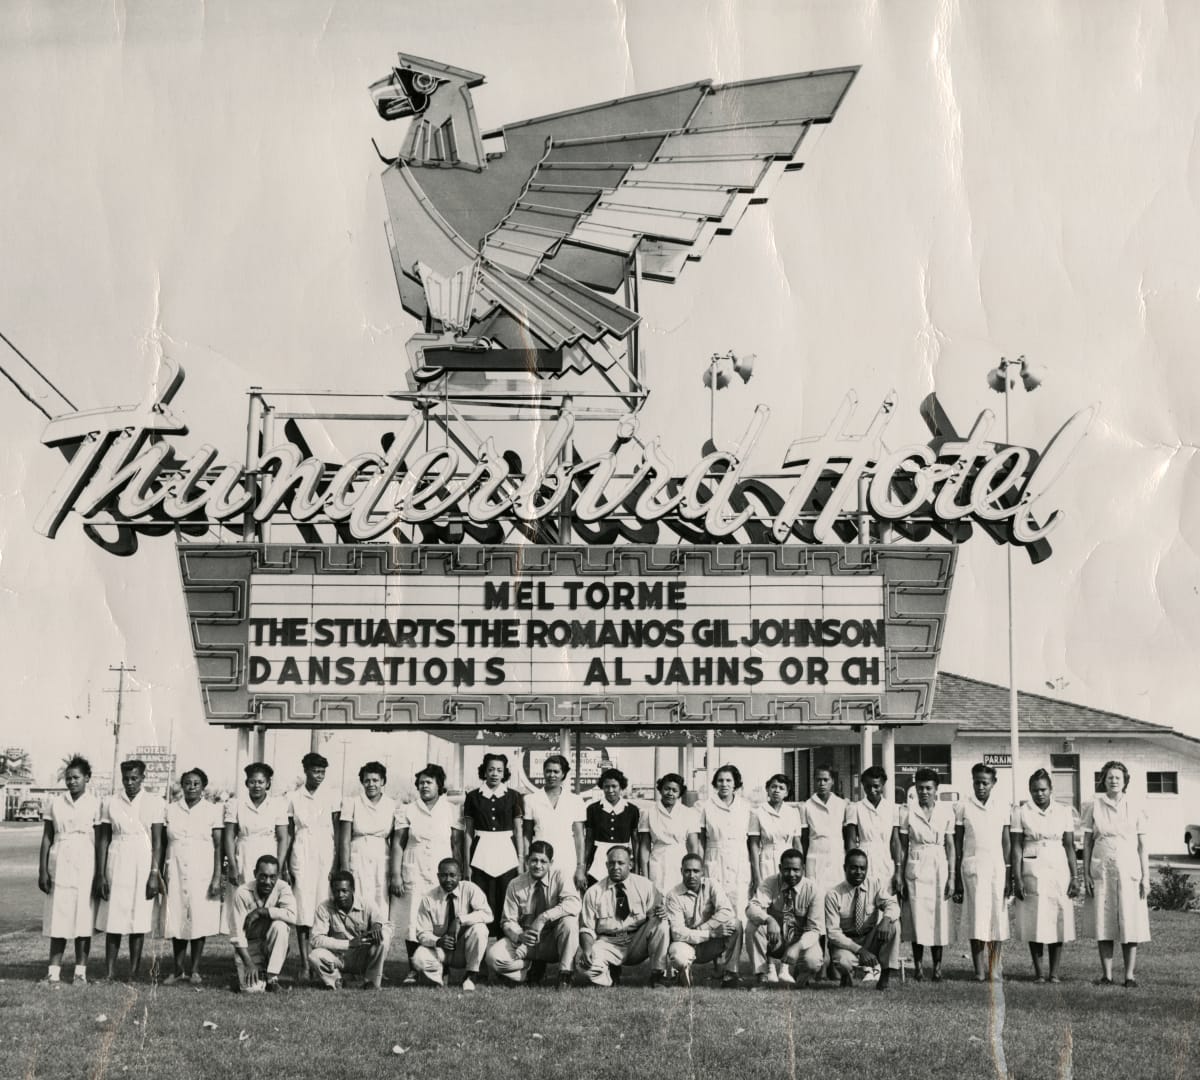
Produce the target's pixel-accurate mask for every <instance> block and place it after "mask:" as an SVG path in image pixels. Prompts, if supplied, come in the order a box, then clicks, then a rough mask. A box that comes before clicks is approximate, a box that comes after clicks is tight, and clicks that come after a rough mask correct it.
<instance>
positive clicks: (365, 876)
mask: <svg viewBox="0 0 1200 1080" xmlns="http://www.w3.org/2000/svg"><path fill="white" fill-rule="evenodd" d="M346 822H349V823H350V873H352V874H353V875H354V891H355V894H356V895H357V896H358V898H359V899H360V900H362V902H363V903H364V904H370V905H371V906H372V907H374V908H375V910H376V911H378V912H384V911H387V910H388V853H389V849H388V838H389V837H390V836H391V835H392V829H393V828H394V826H395V822H396V800H395V799H392V798H389V797H388V796H387V795H380V796H379V799H378V800H377V801H376V802H371V800H370V799H368V798H367V797H366V795H364V794H363V793H362V792H361V791H360V792H359V793H358V794H357V795H351V796H350V797H349V798H347V799H343V800H342V824H343V825H344V824H345V823H346Z"/></svg>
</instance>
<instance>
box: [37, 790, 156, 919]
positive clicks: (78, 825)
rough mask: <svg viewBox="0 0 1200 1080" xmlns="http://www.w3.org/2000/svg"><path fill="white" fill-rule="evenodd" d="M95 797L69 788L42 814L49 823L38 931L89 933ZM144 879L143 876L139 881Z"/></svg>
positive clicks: (93, 906) (93, 908)
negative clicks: (45, 879)
mask: <svg viewBox="0 0 1200 1080" xmlns="http://www.w3.org/2000/svg"><path fill="white" fill-rule="evenodd" d="M100 812H101V808H100V800H99V799H97V798H96V796H95V795H93V794H92V793H91V792H90V791H88V790H87V789H86V788H85V789H84V790H83V792H82V793H81V794H80V796H79V798H78V799H72V798H71V795H70V793H69V792H63V793H62V794H59V795H55V796H54V798H53V799H51V800H50V803H49V805H48V806H47V807H46V809H45V811H44V812H43V814H42V817H43V818H44V819H45V820H46V821H48V822H50V824H51V825H53V826H54V840H53V842H52V843H51V844H50V852H49V856H48V860H47V868H48V869H49V872H50V880H51V882H52V883H53V884H52V885H51V888H50V892H49V893H48V894H47V895H46V896H44V897H43V899H42V934H43V936H45V937H50V938H77V937H86V938H90V937H91V936H92V931H93V930H94V929H95V926H96V900H95V898H94V897H93V895H92V881H93V879H94V878H95V874H96V826H97V825H98V824H99V823H100ZM144 884H145V881H144V879H143V885H144Z"/></svg>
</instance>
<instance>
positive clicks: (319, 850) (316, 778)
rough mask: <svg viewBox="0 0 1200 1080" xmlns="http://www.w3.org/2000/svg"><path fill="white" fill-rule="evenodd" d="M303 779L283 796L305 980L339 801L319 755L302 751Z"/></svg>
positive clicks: (289, 871) (331, 859) (326, 881)
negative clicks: (284, 798)
mask: <svg viewBox="0 0 1200 1080" xmlns="http://www.w3.org/2000/svg"><path fill="white" fill-rule="evenodd" d="M300 767H301V768H302V769H303V770H304V783H303V784H301V785H300V786H299V787H298V788H296V790H295V791H293V792H292V793H291V794H290V795H289V796H288V797H287V813H288V821H289V822H290V827H289V830H288V831H289V833H290V835H291V849H290V851H289V852H288V861H287V862H286V863H284V864H283V865H284V867H286V871H287V873H286V877H287V880H288V882H289V883H290V884H291V886H292V893H293V894H294V895H295V897H296V941H297V943H298V944H299V946H300V974H299V977H298V981H299V982H307V981H308V977H309V971H308V954H309V950H310V948H311V942H310V935H311V933H312V925H313V919H315V918H316V915H317V905H318V904H321V903H323V902H324V901H325V900H328V899H329V875H330V874H331V873H333V863H334V857H335V855H336V854H337V850H336V847H337V841H336V837H337V828H338V817H339V815H340V811H341V801H340V800H339V799H338V797H337V796H336V795H335V794H334V793H333V792H332V791H331V790H330V789H329V788H328V787H326V786H325V773H326V770H327V769H328V768H329V762H328V761H327V760H326V759H325V757H324V755H322V754H317V753H309V754H305V755H304V757H302V758H301V759H300Z"/></svg>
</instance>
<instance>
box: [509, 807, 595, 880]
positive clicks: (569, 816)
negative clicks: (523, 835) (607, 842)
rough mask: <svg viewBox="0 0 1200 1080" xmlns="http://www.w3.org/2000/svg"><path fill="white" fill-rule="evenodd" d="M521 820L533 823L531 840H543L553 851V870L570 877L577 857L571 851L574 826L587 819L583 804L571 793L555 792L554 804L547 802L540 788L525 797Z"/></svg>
mask: <svg viewBox="0 0 1200 1080" xmlns="http://www.w3.org/2000/svg"><path fill="white" fill-rule="evenodd" d="M524 798H525V820H526V821H530V822H532V823H533V838H534V839H535V840H545V841H546V843H548V844H549V845H550V846H551V847H553V848H554V868H555V869H556V870H560V871H561V872H562V873H564V874H566V876H567V877H573V876H574V874H575V869H576V867H577V866H578V864H579V859H580V855H579V853H578V852H577V851H576V850H575V825H576V824H579V825H581V826H582V825H583V823H584V821H585V820H586V819H587V805H586V804H585V803H584V801H583V799H582V798H581V797H580V796H578V795H576V794H575V793H574V792H571V791H567V790H565V789H559V793H558V799H557V802H554V803H551V801H550V796H549V795H548V794H547V793H546V791H545V789H544V788H538V789H537V790H536V791H532V792H530V793H529V794H528V795H526V796H525V797H524Z"/></svg>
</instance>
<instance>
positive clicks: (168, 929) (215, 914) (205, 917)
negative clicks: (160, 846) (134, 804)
mask: <svg viewBox="0 0 1200 1080" xmlns="http://www.w3.org/2000/svg"><path fill="white" fill-rule="evenodd" d="M224 816H225V815H224V810H223V808H222V807H221V806H220V805H219V804H217V803H212V802H209V801H208V800H207V799H205V798H201V799H200V801H199V802H197V803H196V805H195V806H192V807H189V806H188V804H187V803H186V802H185V801H184V800H183V799H176V800H175V802H173V803H169V804H168V805H167V809H166V826H167V862H166V865H167V874H166V884H167V894H166V897H165V899H164V901H163V905H162V912H163V927H162V932H163V936H164V937H168V938H173V939H175V940H177V941H195V940H196V939H197V938H206V937H211V936H212V935H213V934H219V933H220V932H221V898H220V896H219V895H218V896H217V897H216V898H213V899H210V897H209V895H208V889H209V886H210V885H211V884H212V879H213V861H214V855H215V853H216V852H217V851H219V850H220V843H221V825H222V822H223V821H224Z"/></svg>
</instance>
